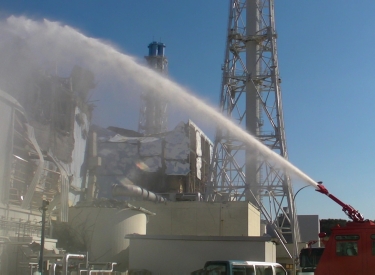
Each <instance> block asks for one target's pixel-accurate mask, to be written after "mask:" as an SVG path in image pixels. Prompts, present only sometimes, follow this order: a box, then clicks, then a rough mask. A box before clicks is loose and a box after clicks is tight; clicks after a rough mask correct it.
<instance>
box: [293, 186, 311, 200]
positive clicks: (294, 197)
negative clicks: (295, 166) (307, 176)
mask: <svg viewBox="0 0 375 275" xmlns="http://www.w3.org/2000/svg"><path fill="white" fill-rule="evenodd" d="M306 187H310V185H306V186H304V187H302V188H300V189H298V191H297V192H296V193H295V194H294V196H293V201H295V199H296V196H297V194H298V193H299V191H301V190H302V189H304V188H306Z"/></svg>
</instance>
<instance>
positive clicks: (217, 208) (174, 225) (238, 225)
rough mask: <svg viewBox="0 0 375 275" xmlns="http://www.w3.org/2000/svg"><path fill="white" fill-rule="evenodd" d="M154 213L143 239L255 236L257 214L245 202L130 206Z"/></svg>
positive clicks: (142, 203) (139, 202) (139, 203)
mask: <svg viewBox="0 0 375 275" xmlns="http://www.w3.org/2000/svg"><path fill="white" fill-rule="evenodd" d="M130 203H131V204H133V205H135V206H140V207H143V208H146V209H147V210H149V211H151V212H154V213H156V215H155V216H151V217H149V222H148V224H147V235H196V236H259V235H260V213H259V211H258V210H257V209H256V208H255V207H254V206H253V205H251V204H249V203H247V202H226V203H220V202H213V203H211V202H197V201H188V202H167V203H166V204H162V203H159V204H156V203H154V202H147V201H134V202H130Z"/></svg>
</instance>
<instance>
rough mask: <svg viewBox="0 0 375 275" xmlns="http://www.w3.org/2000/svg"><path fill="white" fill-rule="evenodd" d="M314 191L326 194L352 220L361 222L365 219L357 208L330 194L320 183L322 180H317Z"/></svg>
mask: <svg viewBox="0 0 375 275" xmlns="http://www.w3.org/2000/svg"><path fill="white" fill-rule="evenodd" d="M315 191H317V192H319V193H322V194H324V195H327V196H328V197H329V198H330V199H331V200H333V201H334V202H336V203H338V204H339V205H340V206H341V207H342V211H344V213H345V214H346V215H347V216H348V217H349V218H350V219H351V220H352V221H353V222H363V221H365V219H364V218H363V215H362V214H361V213H359V212H358V210H355V209H354V208H353V207H352V206H350V205H349V204H345V203H343V202H342V201H340V200H339V199H338V198H336V197H335V196H334V195H332V194H330V193H329V192H328V190H327V188H325V186H324V185H323V184H322V182H318V188H317V189H315Z"/></svg>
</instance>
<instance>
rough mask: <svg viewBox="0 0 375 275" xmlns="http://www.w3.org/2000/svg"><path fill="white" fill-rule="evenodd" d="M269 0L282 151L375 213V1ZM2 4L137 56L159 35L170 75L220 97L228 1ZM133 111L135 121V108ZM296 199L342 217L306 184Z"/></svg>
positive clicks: (307, 210) (106, 104) (310, 210)
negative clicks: (273, 22)
mask: <svg viewBox="0 0 375 275" xmlns="http://www.w3.org/2000/svg"><path fill="white" fill-rule="evenodd" d="M275 2H276V3H275V14H276V29H277V33H278V41H277V43H278V57H279V70H280V75H281V78H282V84H281V85H282V86H281V88H282V93H283V111H284V120H285V126H286V136H287V144H288V152H289V159H290V161H291V162H292V163H293V164H294V165H296V166H297V167H299V168H300V169H301V170H302V171H304V172H305V173H306V174H308V175H309V176H310V177H312V178H313V179H315V180H317V181H318V180H322V181H323V182H324V183H325V185H326V187H327V188H328V190H329V191H331V193H333V194H334V195H336V196H337V197H338V198H340V199H342V200H343V201H344V202H346V203H348V204H351V205H352V206H353V207H354V208H356V209H358V210H359V211H360V212H362V213H363V214H364V215H365V218H368V219H375V210H374V207H373V200H372V197H373V195H372V192H373V191H374V189H375V188H374V186H375V185H374V183H375V174H374V171H375V165H374V164H375V161H374V160H375V157H374V155H375V145H374V142H373V141H372V138H373V136H375V130H374V126H375V125H374V118H375V108H374V107H375V106H374V102H375V93H374V88H373V82H374V80H373V79H374V76H375V66H374V60H375V50H373V45H374V44H375V32H374V27H375V19H374V16H373V14H375V13H374V12H375V2H374V1H370V0H362V1H360V3H358V2H355V1H342V0H341V1H339V0H330V1H323V0H315V1H308V0H284V1H281V0H276V1H275ZM0 10H1V11H0V16H1V17H2V18H6V17H7V16H9V15H16V16H19V15H23V16H26V17H28V18H31V19H35V20H41V19H43V18H46V19H49V20H51V21H59V22H62V23H63V24H67V25H69V26H72V27H73V28H76V29H78V30H80V31H82V32H83V33H84V34H85V35H87V36H90V37H94V38H99V39H102V40H104V41H107V42H108V43H110V44H112V45H115V46H116V47H117V48H118V49H120V50H121V51H122V52H124V53H127V54H130V55H132V56H135V57H137V58H139V59H140V60H142V59H143V56H145V55H147V53H148V49H147V45H148V44H149V43H150V42H152V41H153V40H157V41H162V42H164V43H165V44H166V45H167V48H166V56H167V57H168V61H169V75H170V77H171V78H172V79H174V80H175V81H176V82H178V83H180V84H181V85H182V86H185V87H187V88H189V89H190V90H191V91H193V92H194V93H195V94H196V95H198V96H200V97H202V98H204V100H205V101H208V102H210V103H211V104H212V105H217V104H218V102H219V94H220V85H221V69H220V68H221V64H222V63H223V58H224V46H225V34H226V25H227V21H228V18H227V17H228V3H227V1H218V0H204V1H198V0H190V1H172V0H149V1H146V0H138V1H130V0H121V1H120V0H116V1H114V0H106V1H104V0H102V1H99V0H95V1H88V0H87V1H83V0H81V1H77V0H74V1H73V0H64V1H61V0H54V1H41V0H33V1H27V0H23V1H21V0H9V1H8V0H0ZM92 99H93V100H96V99H98V100H100V102H98V103H97V105H98V110H100V112H101V113H105V115H103V116H102V117H97V118H96V121H95V122H97V123H101V124H103V125H104V126H108V125H111V124H112V125H116V126H120V127H128V128H133V129H134V127H133V126H134V125H133V126H129V125H126V123H125V124H124V120H123V119H120V118H119V116H120V114H121V111H122V109H121V104H122V103H121V102H117V101H116V100H114V99H113V98H111V97H110V95H109V96H108V97H106V98H103V97H102V96H101V95H98V94H93V96H92ZM133 115H134V119H133V121H137V120H138V113H136V114H133ZM134 130H136V129H134ZM203 130H204V129H203ZM302 186H303V185H301V184H299V183H297V184H296V186H295V190H298V189H299V188H300V187H302ZM296 203H297V212H298V213H299V214H319V216H320V217H321V218H346V217H345V215H344V214H343V213H342V211H341V207H340V206H338V205H336V204H335V203H334V202H332V201H330V200H329V199H328V198H326V197H324V196H323V195H321V194H318V193H317V192H315V191H314V190H313V188H306V189H304V190H302V191H301V192H300V193H299V194H298V196H297V197H296Z"/></svg>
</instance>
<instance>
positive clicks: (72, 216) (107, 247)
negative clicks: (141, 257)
mask: <svg viewBox="0 0 375 275" xmlns="http://www.w3.org/2000/svg"><path fill="white" fill-rule="evenodd" d="M68 223H69V225H70V228H71V229H72V232H75V238H76V241H77V242H80V243H82V244H84V245H85V247H86V248H87V250H88V253H89V254H88V255H89V260H90V261H92V262H116V263H117V265H116V268H117V270H119V271H125V270H126V269H127V268H128V266H129V240H127V239H125V235H127V234H142V235H145V234H146V223H147V217H146V213H145V212H142V211H139V210H134V209H131V208H123V209H118V208H106V207H94V206H82V207H71V208H70V209H69V222H68ZM77 233H78V234H77Z"/></svg>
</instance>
